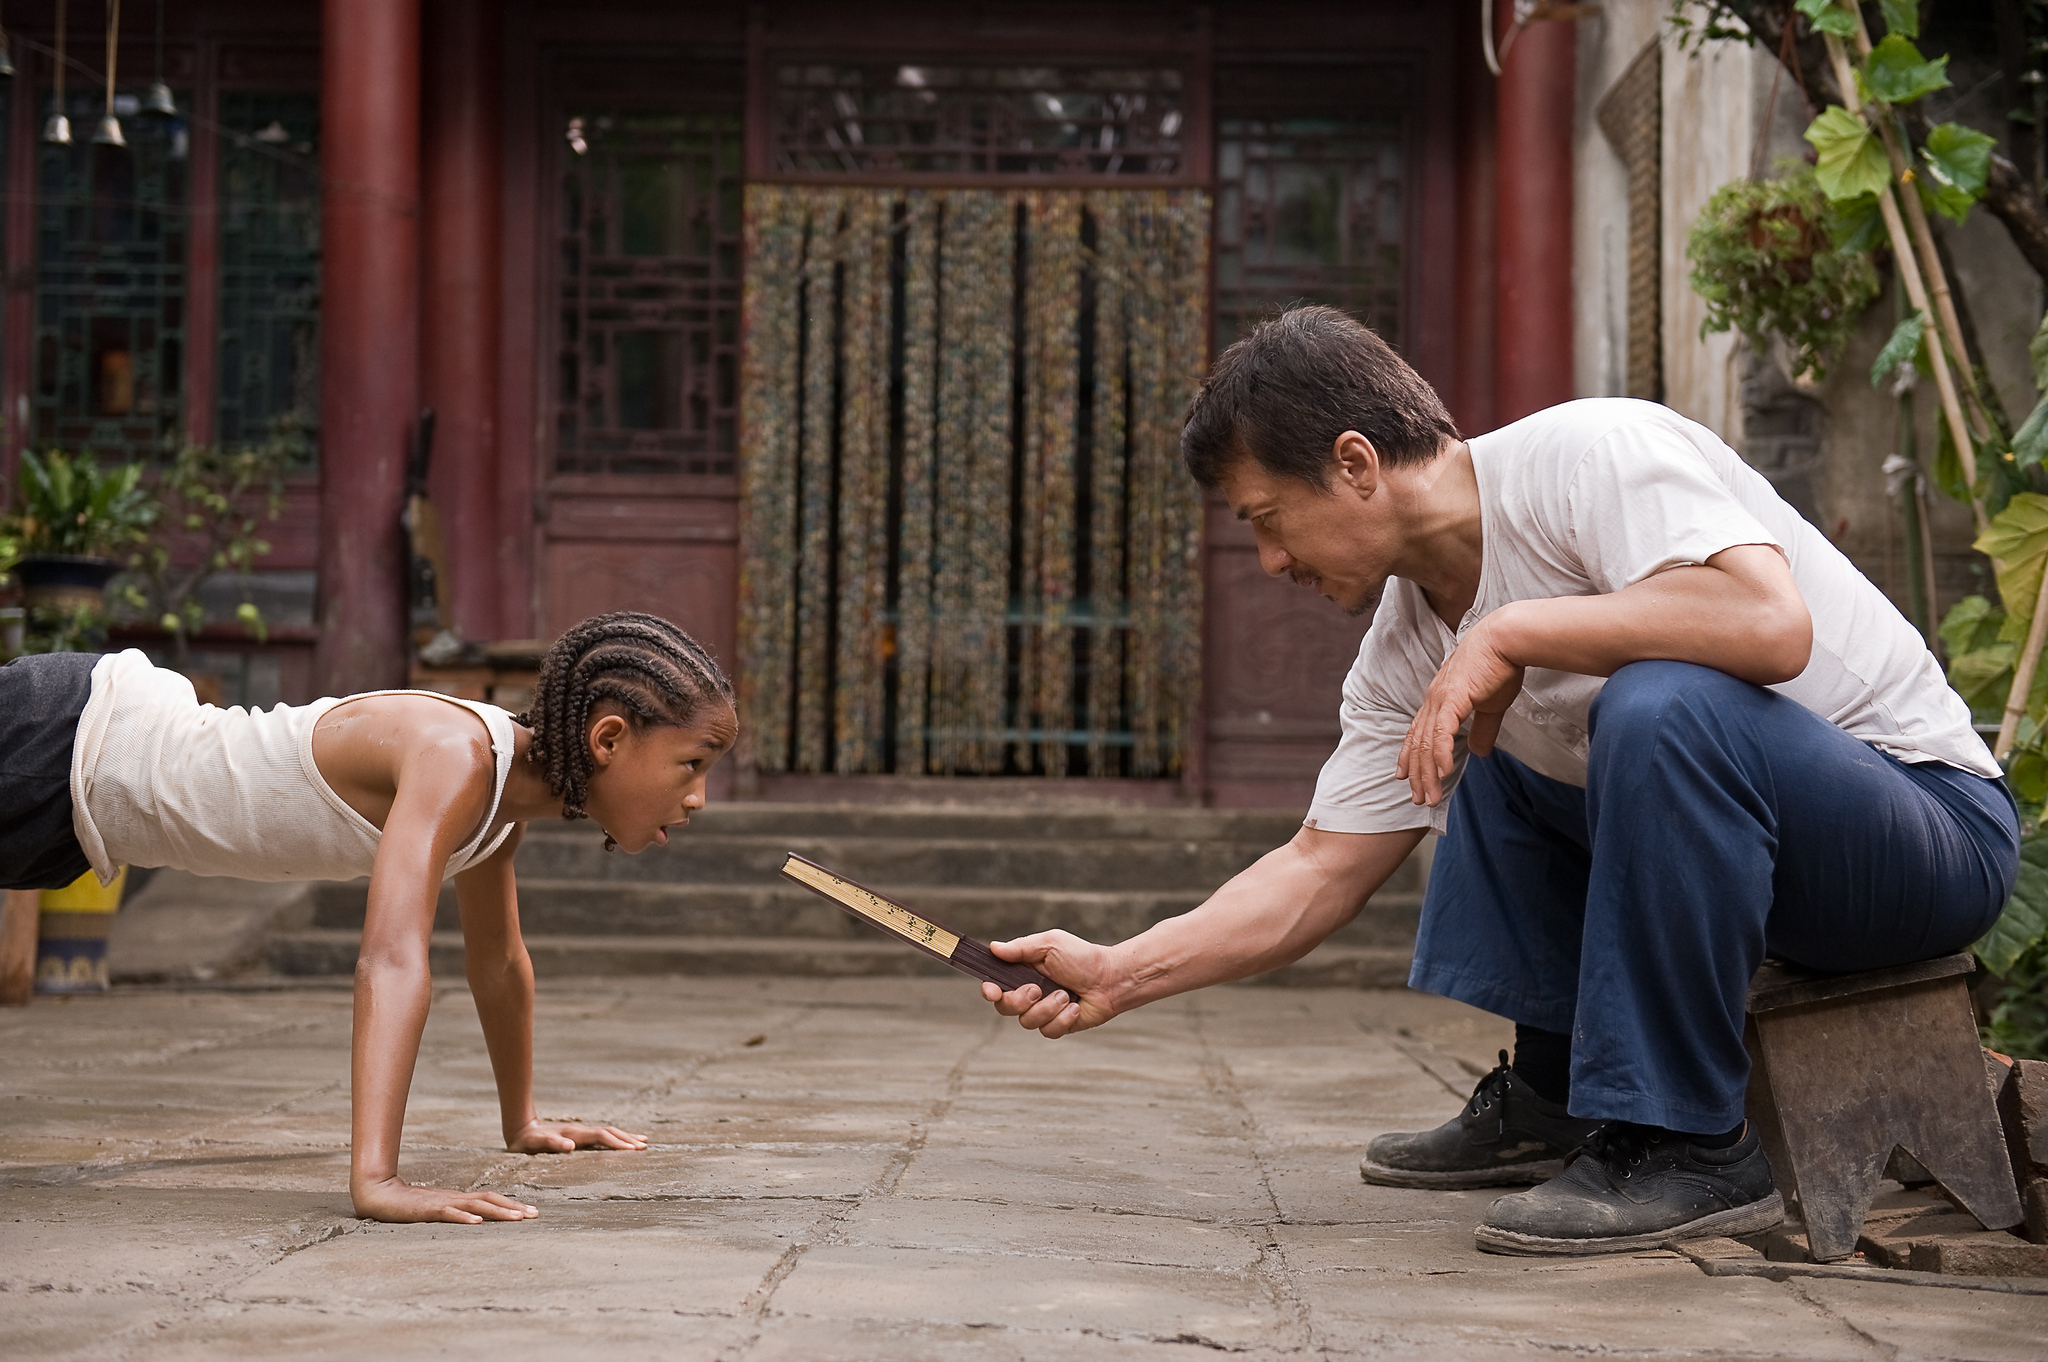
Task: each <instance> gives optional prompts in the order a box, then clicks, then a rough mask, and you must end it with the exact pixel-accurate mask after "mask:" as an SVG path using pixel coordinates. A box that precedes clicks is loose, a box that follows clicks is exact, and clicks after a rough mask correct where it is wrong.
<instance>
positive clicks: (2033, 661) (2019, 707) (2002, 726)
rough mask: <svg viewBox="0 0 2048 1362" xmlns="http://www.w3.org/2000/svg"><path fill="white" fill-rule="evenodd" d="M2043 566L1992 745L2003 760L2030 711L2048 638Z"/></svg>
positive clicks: (2047, 578)
mask: <svg viewBox="0 0 2048 1362" xmlns="http://www.w3.org/2000/svg"><path fill="white" fill-rule="evenodd" d="M2043 568H2044V570H2043V571H2042V573H2041V589H2040V590H2039V591H2037V592H2035V593H2034V618H2033V619H2032V621H2030V622H2029V623H2028V625H2027V641H2026V643H2025V644H2024V645H2022V646H2021V648H2020V656H2019V661H2018V662H2017V663H2016V664H2014V666H2013V671H2012V690H2011V692H2010V693H2008V694H2007V695H2006V697H2005V717H2004V718H2002V719H2000V720H1999V721H1998V741H1997V742H1995V743H1993V744H1992V745H1991V755H1992V756H1993V757H1994V758H1996V759H1997V760H1998V761H1999V762H2001V763H2003V762H2004V761H2005V754H2006V753H2008V752H2010V751H2012V744H2013V739H2014V738H2015V737H2017V736H2018V734H2019V730H2020V716H2021V715H2022V714H2025V713H2026V712H2027V692H2029V691H2031V690H2032V689H2033V688H2034V672H2035V670H2036V669H2037V668H2038V667H2039V666H2040V665H2041V644H2042V641H2043V639H2044V638H2048V563H2044V564H2043Z"/></svg>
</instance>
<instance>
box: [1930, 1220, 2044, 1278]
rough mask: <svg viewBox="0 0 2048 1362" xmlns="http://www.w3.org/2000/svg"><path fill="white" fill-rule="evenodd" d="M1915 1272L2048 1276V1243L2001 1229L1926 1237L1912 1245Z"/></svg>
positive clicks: (1963, 1274) (1986, 1275)
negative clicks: (2038, 1242)
mask: <svg viewBox="0 0 2048 1362" xmlns="http://www.w3.org/2000/svg"><path fill="white" fill-rule="evenodd" d="M1908 1265H1909V1266H1910V1267H1911V1268H1912V1269H1913V1270H1914V1271H1915V1272H1944V1273H1951V1274H1955V1275H1959V1276H1969V1277H2048V1244H2029V1243H2028V1242H2026V1241H2025V1240H2024V1239H2018V1238H2015V1237H2014V1236H2012V1235H2010V1234H2007V1233H2005V1232H2004V1231H2001V1230H1992V1231H1986V1232H1985V1233H1983V1234H1972V1235H1961V1236H1958V1237H1956V1238H1953V1239H1925V1240H1921V1241H1919V1242H1917V1243H1915V1244H1914V1245H1913V1252H1912V1257H1911V1260H1910V1262H1909V1264H1908Z"/></svg>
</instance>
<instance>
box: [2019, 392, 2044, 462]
mask: <svg viewBox="0 0 2048 1362" xmlns="http://www.w3.org/2000/svg"><path fill="white" fill-rule="evenodd" d="M2012 456H2013V459H2014V461H2015V463H2016V464H2017V466H2018V467H2020V468H2032V467H2033V466H2034V465H2035V464H2037V463H2039V462H2041V460H2042V459H2043V458H2048V398H2043V399H2042V400H2041V401H2039V402H2037V403H2035V404H2034V409H2033V410H2032V411H2031V412H2029V413H2027V419H2026V421H2025V422H2024V423H2022V424H2021V426H2020V428H2019V432H2018V433H2017V434H2015V435H2014V436H2013V437H2012Z"/></svg>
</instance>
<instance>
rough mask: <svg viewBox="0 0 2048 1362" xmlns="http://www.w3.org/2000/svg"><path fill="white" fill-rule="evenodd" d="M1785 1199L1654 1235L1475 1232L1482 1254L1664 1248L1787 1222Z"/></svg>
mask: <svg viewBox="0 0 2048 1362" xmlns="http://www.w3.org/2000/svg"><path fill="white" fill-rule="evenodd" d="M1784 1219H1785V1199H1784V1198H1783V1197H1781V1196H1779V1195H1778V1194H1777V1193H1776V1192H1772V1193H1771V1194H1770V1195H1769V1196H1767V1197H1764V1198H1763V1199H1762V1200H1760V1201H1752V1202H1749V1203H1748V1204H1746V1205H1742V1206H1731V1207H1729V1208H1728V1209H1727V1210H1725V1211H1716V1212H1714V1213H1713V1214H1712V1215H1703V1216H1701V1217H1700V1218H1699V1219H1698V1220H1689V1221H1687V1222H1686V1223H1685V1224H1683V1225H1674V1226H1672V1227H1671V1228H1670V1229H1663V1230H1657V1231H1656V1232H1654V1233H1651V1234H1617V1235H1612V1236H1610V1237H1608V1238H1605V1239H1547V1238H1545V1237H1543V1236H1542V1235H1536V1234H1518V1233H1516V1232H1515V1231H1514V1230H1503V1229H1497V1228H1495V1227H1494V1226H1492V1225H1481V1226H1480V1227H1479V1228H1478V1229H1476V1230H1474V1231H1473V1232H1472V1237H1473V1239H1475V1240H1477V1241H1478V1244H1479V1249H1480V1252H1482V1253H1513V1254H1521V1255H1524V1256H1529V1257H1545V1256H1567V1255H1569V1256H1580V1255H1585V1254H1593V1253H1628V1252H1630V1251H1632V1250H1636V1249H1654V1248H1662V1247H1664V1245H1666V1244H1668V1243H1670V1242H1672V1241H1673V1240H1675V1239H1709V1238H1714V1237H1729V1238H1732V1237H1734V1236H1736V1235H1741V1234H1760V1233H1762V1232H1763V1231H1765V1230H1767V1229H1770V1228H1772V1227H1773V1226H1776V1225H1778V1224H1780V1223H1781V1222H1783V1220H1784Z"/></svg>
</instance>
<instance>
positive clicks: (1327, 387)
mask: <svg viewBox="0 0 2048 1362" xmlns="http://www.w3.org/2000/svg"><path fill="white" fill-rule="evenodd" d="M1347 430H1355V431H1357V432H1358V433H1359V434H1360V435H1363V436H1364V437H1365V438H1366V439H1368V440H1370V441H1372V447H1373V448H1374V449H1375V450H1378V451H1379V456H1380V462H1381V464H1383V465H1385V466H1388V467H1399V466H1400V465H1403V464H1417V463H1426V462H1428V461H1429V460H1430V459H1433V458H1435V457H1436V454H1437V451H1438V450H1439V449H1441V448H1442V447H1443V444H1444V442H1445V441H1446V440H1455V439H1457V438H1458V427H1457V426H1456V425H1455V424H1453V423H1452V421H1451V414H1450V413H1449V412H1448V411H1446V410H1444V404H1443V400H1442V399H1441V398H1439V397H1438V396H1437V395H1436V390H1435V389H1434V388H1432V387H1430V386H1429V384H1427V383H1425V382H1423V381H1422V375H1420V374H1418V373H1416V372H1415V371H1414V370H1413V369H1411V368H1409V367H1408V365H1407V362H1406V361H1404V360H1403V359H1402V358H1401V357H1400V356H1399V355H1397V354H1395V353H1394V350H1393V347H1392V346H1390V345H1388V344H1387V343H1386V342H1385V341H1383V340H1381V339H1380V338H1379V337H1378V336H1376V335H1374V334H1373V333H1372V331H1371V329H1370V328H1368V327H1365V326H1363V325H1361V324H1359V323H1358V322H1356V321H1354V320H1352V319H1351V318H1350V317H1348V316H1346V315H1345V314H1344V313H1342V312H1339V311H1338V310H1337V309H1336V308H1334V307H1306V306H1304V307H1293V308H1289V309H1288V310H1287V311H1285V312H1282V313H1280V314H1278V315H1277V316H1273V317H1268V318H1267V319H1266V320H1264V321H1262V322H1260V323H1259V324H1258V325H1257V326H1255V327H1253V328H1252V329H1251V331H1250V332H1249V333H1247V334H1246V335H1244V336H1243V337H1241V338H1240V339H1239V340H1237V341H1236V342H1235V343H1234V344H1232V345H1231V347H1230V348H1229V349H1228V350H1225V351H1224V352H1223V353H1222V354H1221V355H1219V356H1218V357H1217V359H1216V363H1215V366H1214V367H1213V368H1211V369H1210V370H1209V377H1208V378H1207V379H1206V380H1204V381H1203V383H1202V388H1201V391H1200V392H1197V393H1196V394H1195V400H1194V402H1193V404H1192V405H1190V406H1189V408H1188V419H1187V424H1186V425H1185V426H1183V427H1182V429H1181V435H1180V457H1181V461H1182V462H1183V463H1185V464H1186V465H1187V470H1188V472H1189V473H1191V474H1192V475H1193V476H1194V479H1195V481H1196V482H1198V483H1200V484H1201V485H1202V486H1204V487H1208V488H1214V487H1216V486H1217V485H1218V484H1220V483H1221V482H1222V481H1223V474H1224V472H1225V471H1226V470H1227V469H1229V468H1230V466H1231V465H1232V464H1234V463H1236V462H1237V461H1238V460H1239V459H1242V458H1244V457H1246V456H1250V457H1251V458H1252V459H1253V460H1255V461H1256V462H1257V463H1258V465H1259V467H1260V468H1263V469H1264V470H1266V472H1268V473H1271V474H1273V475H1274V476H1275V477H1285V478H1298V479H1300V480H1301V481H1303V482H1306V483H1308V484H1310V485H1311V486H1314V487H1317V488H1320V489H1322V490H1324V491H1327V490H1329V486H1330V451H1331V449H1332V448H1333V447H1334V446H1335V445H1336V443H1337V437H1338V436H1339V435H1342V434H1343V433H1344V432H1345V431H1347Z"/></svg>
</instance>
